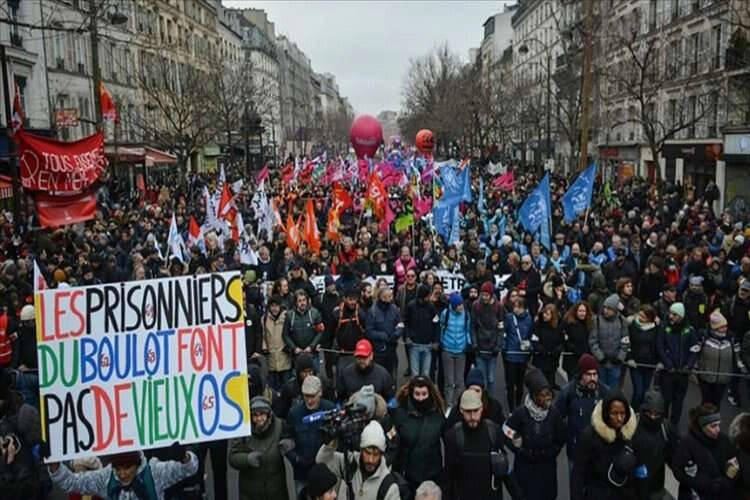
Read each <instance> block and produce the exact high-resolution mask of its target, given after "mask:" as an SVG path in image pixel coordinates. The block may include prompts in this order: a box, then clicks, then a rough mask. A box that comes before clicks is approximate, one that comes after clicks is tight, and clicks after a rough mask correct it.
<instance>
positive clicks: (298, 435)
mask: <svg viewBox="0 0 750 500" xmlns="http://www.w3.org/2000/svg"><path fill="white" fill-rule="evenodd" d="M334 408H335V405H334V404H333V403H331V402H330V401H328V400H327V399H321V400H320V406H319V407H318V409H317V410H313V411H310V410H308V409H307V406H305V402H304V401H298V402H297V403H295V404H294V406H292V409H291V410H289V414H288V415H287V417H286V423H285V427H284V432H283V435H282V437H284V438H289V439H292V440H294V444H295V447H294V449H293V450H292V451H290V452H289V453H287V455H286V456H287V458H288V459H289V461H290V462H292V465H293V466H294V477H295V479H299V480H303V481H304V480H307V472H308V471H309V470H310V468H312V466H313V465H315V455H317V453H318V450H319V449H320V447H321V446H322V445H323V436H322V434H321V433H320V431H319V429H320V426H321V424H322V423H323V421H322V420H317V421H316V422H313V423H310V424H306V423H305V422H303V420H302V419H303V418H304V417H305V416H307V415H310V414H311V413H316V412H319V411H328V410H332V409H334Z"/></svg>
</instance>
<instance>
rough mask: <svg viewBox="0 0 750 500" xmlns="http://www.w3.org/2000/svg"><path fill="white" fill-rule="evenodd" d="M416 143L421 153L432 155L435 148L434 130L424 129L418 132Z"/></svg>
mask: <svg viewBox="0 0 750 500" xmlns="http://www.w3.org/2000/svg"><path fill="white" fill-rule="evenodd" d="M414 143H415V145H416V146H417V149H418V150H419V152H420V153H431V152H432V150H433V149H434V148H435V136H434V135H432V130H427V129H426V128H423V129H422V130H420V131H419V132H417V138H416V140H415V141H414Z"/></svg>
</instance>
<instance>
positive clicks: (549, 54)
mask: <svg viewBox="0 0 750 500" xmlns="http://www.w3.org/2000/svg"><path fill="white" fill-rule="evenodd" d="M527 42H536V43H538V44H540V45H541V46H542V47H544V51H545V53H546V55H547V66H546V68H545V70H546V71H547V99H546V101H547V102H546V108H547V113H546V114H547V130H546V133H547V147H546V148H545V149H546V153H547V159H548V160H549V159H550V152H551V150H552V127H551V119H552V116H551V106H550V95H551V94H552V81H551V80H552V51H551V50H550V48H549V46H548V45H547V44H546V43H544V42H543V41H541V40H539V39H538V38H534V37H532V38H528V39H527ZM518 53H519V54H521V55H526V54H528V53H529V47H528V45H526V43H523V44H521V46H520V47H518Z"/></svg>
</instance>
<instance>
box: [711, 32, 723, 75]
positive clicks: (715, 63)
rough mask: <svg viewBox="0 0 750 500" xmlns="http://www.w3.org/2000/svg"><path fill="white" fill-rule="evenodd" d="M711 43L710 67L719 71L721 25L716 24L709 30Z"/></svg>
mask: <svg viewBox="0 0 750 500" xmlns="http://www.w3.org/2000/svg"><path fill="white" fill-rule="evenodd" d="M711 41H712V43H713V45H714V47H713V49H714V50H713V57H712V67H713V69H721V24H717V25H716V26H714V27H713V28H712V29H711Z"/></svg>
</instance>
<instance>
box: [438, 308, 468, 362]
mask: <svg viewBox="0 0 750 500" xmlns="http://www.w3.org/2000/svg"><path fill="white" fill-rule="evenodd" d="M469 344H471V321H470V320H469V313H468V312H466V311H465V310H464V311H463V312H461V313H456V312H454V311H453V310H452V309H451V308H450V307H448V308H446V309H445V310H444V311H443V312H442V313H441V314H440V345H441V346H442V347H443V350H444V351H446V352H449V353H451V354H462V353H463V352H464V351H465V350H466V346H468V345H469Z"/></svg>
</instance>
